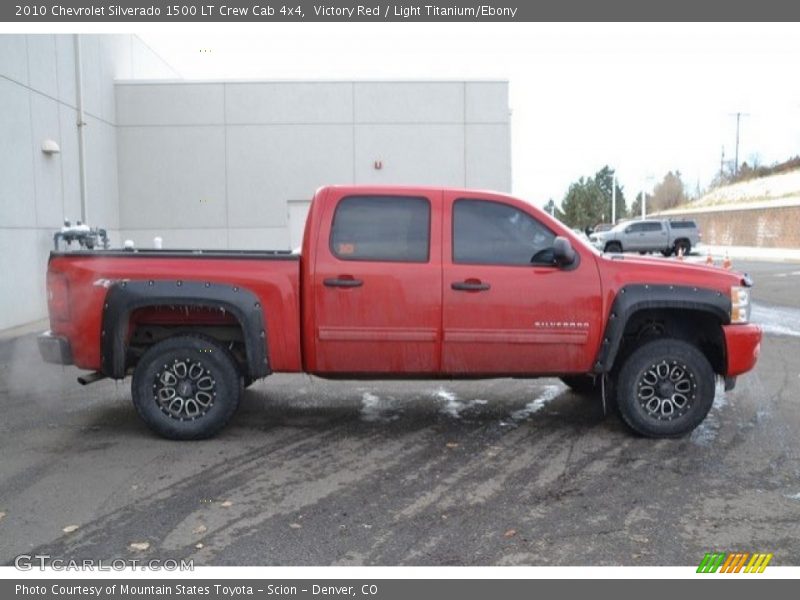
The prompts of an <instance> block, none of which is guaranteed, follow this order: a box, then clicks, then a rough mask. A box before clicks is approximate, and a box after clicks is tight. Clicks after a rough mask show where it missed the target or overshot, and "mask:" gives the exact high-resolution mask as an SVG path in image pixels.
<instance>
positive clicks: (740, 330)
mask: <svg viewBox="0 0 800 600" xmlns="http://www.w3.org/2000/svg"><path fill="white" fill-rule="evenodd" d="M722 331H723V333H724V334H725V352H726V355H727V367H728V370H727V373H725V375H727V376H728V377H735V376H736V375H741V374H742V373H746V372H747V371H749V370H751V369H752V368H753V367H754V366H756V361H757V360H758V355H759V353H760V352H761V327H759V326H758V325H753V324H749V325H725V326H723V327H722Z"/></svg>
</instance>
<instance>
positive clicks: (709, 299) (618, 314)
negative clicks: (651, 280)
mask: <svg viewBox="0 0 800 600" xmlns="http://www.w3.org/2000/svg"><path fill="white" fill-rule="evenodd" d="M657 308H668V309H681V310H692V311H701V312H705V313H707V314H708V315H709V316H711V317H713V318H716V319H718V320H719V322H720V323H721V324H722V325H727V324H729V323H730V319H731V299H730V297H728V296H727V295H725V294H723V293H722V292H719V291H717V290H711V289H707V288H702V287H692V286H682V285H653V284H636V285H626V286H625V287H623V288H621V289H620V290H619V292H618V293H617V296H616V298H614V302H613V304H612V305H611V310H610V312H609V314H608V319H606V330H605V334H604V335H603V339H602V341H601V343H600V349H599V351H598V353H597V357H596V359H595V362H594V365H593V367H592V370H593V372H595V373H607V372H608V371H610V370H611V367H612V366H613V365H614V359H615V358H616V357H617V354H618V353H619V349H620V346H621V344H622V334H623V332H624V331H625V326H626V325H627V323H628V321H629V320H630V318H631V317H632V316H633V315H634V314H635V313H636V312H638V311H640V310H646V309H657Z"/></svg>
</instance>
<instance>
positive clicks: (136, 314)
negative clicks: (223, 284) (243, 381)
mask: <svg viewBox="0 0 800 600" xmlns="http://www.w3.org/2000/svg"><path fill="white" fill-rule="evenodd" d="M186 334H200V335H203V336H205V337H208V338H211V339H213V340H215V341H217V342H219V343H220V344H221V345H222V346H224V347H225V348H227V349H228V351H229V352H230V353H231V355H232V356H233V357H234V359H235V360H236V363H237V365H238V367H239V370H240V372H241V373H243V374H247V373H248V370H249V369H248V366H247V348H246V339H245V335H244V329H243V328H242V324H241V323H240V322H239V321H238V320H237V319H236V318H235V317H234V316H233V315H232V314H231V313H229V312H226V311H225V310H223V309H220V308H217V307H213V306H208V307H207V306H196V305H180V304H171V305H168V306H159V305H156V306H147V307H145V308H140V309H137V310H135V311H133V312H132V313H131V315H130V317H129V321H128V338H127V344H126V347H127V352H126V357H125V362H126V365H127V366H128V367H133V366H135V365H136V363H138V362H139V358H140V357H141V356H142V355H143V354H144V353H145V351H146V350H147V349H148V348H150V347H151V346H153V345H154V344H157V343H158V342H161V341H163V340H165V339H167V338H170V337H175V336H178V335H186Z"/></svg>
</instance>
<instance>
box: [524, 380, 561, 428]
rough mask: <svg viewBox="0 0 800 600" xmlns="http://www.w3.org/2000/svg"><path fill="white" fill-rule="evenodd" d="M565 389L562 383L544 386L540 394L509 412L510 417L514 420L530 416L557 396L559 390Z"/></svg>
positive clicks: (559, 392)
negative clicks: (519, 407) (521, 406)
mask: <svg viewBox="0 0 800 600" xmlns="http://www.w3.org/2000/svg"><path fill="white" fill-rule="evenodd" d="M565 389H566V387H565V386H563V385H548V386H546V387H545V388H544V390H543V391H542V393H541V394H539V395H538V396H537V397H536V398H534V399H533V400H531V401H530V402H528V403H527V404H526V405H525V406H524V408H521V409H519V410H517V411H514V412H513V413H511V418H512V419H513V420H514V421H524V420H526V419H528V418H530V417H531V415H533V414H535V413H537V412H539V411H540V410H542V409H543V408H544V407H545V406H546V405H547V404H548V403H549V402H550V401H552V400H554V399H555V398H556V397H558V396H559V395H560V394H561V392H563V391H564V390H565Z"/></svg>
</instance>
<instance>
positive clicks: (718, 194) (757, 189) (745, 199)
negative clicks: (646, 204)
mask: <svg viewBox="0 0 800 600" xmlns="http://www.w3.org/2000/svg"><path fill="white" fill-rule="evenodd" d="M793 203H800V169H798V170H795V171H790V172H788V173H781V174H778V175H770V176H768V177H759V178H757V179H750V180H748V181H742V182H740V183H734V184H732V185H726V186H722V187H719V188H716V189H713V190H711V191H710V192H709V193H707V194H706V195H704V196H702V197H701V198H698V199H697V200H695V201H694V202H690V203H688V204H686V205H684V206H681V207H680V208H675V209H672V210H669V211H664V212H663V214H665V215H666V214H669V213H671V212H675V213H678V212H681V213H685V212H687V210H688V211H691V210H692V209H695V210H697V209H701V208H702V209H704V210H706V209H708V208H711V207H715V208H716V207H719V208H722V207H735V208H744V205H747V206H748V207H750V205H751V204H753V205H755V206H759V205H761V206H771V205H776V204H793Z"/></svg>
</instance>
